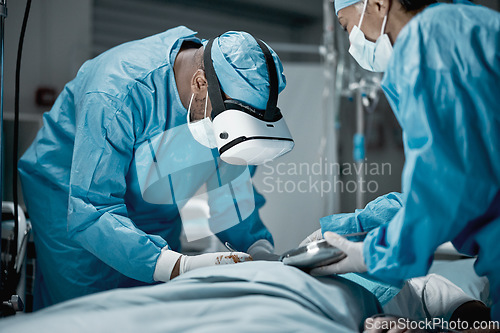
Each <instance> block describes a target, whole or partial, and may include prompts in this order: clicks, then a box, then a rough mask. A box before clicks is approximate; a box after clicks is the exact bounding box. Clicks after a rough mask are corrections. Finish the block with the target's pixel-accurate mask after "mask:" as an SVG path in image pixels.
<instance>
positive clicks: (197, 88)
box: [191, 69, 208, 95]
mask: <svg viewBox="0 0 500 333" xmlns="http://www.w3.org/2000/svg"><path fill="white" fill-rule="evenodd" d="M207 89H208V82H207V78H206V76H205V71H204V70H203V69H197V70H196V72H194V74H193V77H192V78H191V92H192V93H193V94H195V95H198V94H203V95H205V94H206V93H207Z"/></svg>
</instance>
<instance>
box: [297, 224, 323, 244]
mask: <svg viewBox="0 0 500 333" xmlns="http://www.w3.org/2000/svg"><path fill="white" fill-rule="evenodd" d="M320 239H323V234H322V233H321V228H320V229H318V230H316V231H315V232H313V233H312V234H310V235H309V236H307V237H306V239H304V240H303V241H302V242H300V244H299V247H301V246H306V245H307V244H309V243H311V242H314V241H317V240H320Z"/></svg>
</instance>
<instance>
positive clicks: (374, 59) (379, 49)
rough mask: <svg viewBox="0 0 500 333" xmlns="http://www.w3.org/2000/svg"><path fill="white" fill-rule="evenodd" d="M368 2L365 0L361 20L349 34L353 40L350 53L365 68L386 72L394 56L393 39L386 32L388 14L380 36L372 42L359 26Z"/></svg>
mask: <svg viewBox="0 0 500 333" xmlns="http://www.w3.org/2000/svg"><path fill="white" fill-rule="evenodd" d="M367 3H368V0H365V5H364V7H363V13H362V14H361V19H360V20H359V26H356V25H355V26H354V27H353V28H352V31H351V34H350V35H349V41H350V42H351V46H350V47H349V53H350V54H351V55H352V56H353V58H354V59H355V60H356V61H357V62H358V64H359V65H360V66H361V67H363V68H364V69H366V70H369V71H372V72H385V70H386V69H387V64H388V63H389V59H390V58H391V56H392V44H391V41H390V40H389V36H387V34H385V33H384V30H385V25H386V23H387V15H386V16H385V17H384V22H383V23H382V29H381V31H380V37H379V38H378V39H377V41H376V42H375V43H373V42H370V41H369V40H367V39H366V37H365V34H364V33H363V32H362V31H361V29H360V28H359V27H361V24H362V23H363V17H364V15H365V11H366V4H367Z"/></svg>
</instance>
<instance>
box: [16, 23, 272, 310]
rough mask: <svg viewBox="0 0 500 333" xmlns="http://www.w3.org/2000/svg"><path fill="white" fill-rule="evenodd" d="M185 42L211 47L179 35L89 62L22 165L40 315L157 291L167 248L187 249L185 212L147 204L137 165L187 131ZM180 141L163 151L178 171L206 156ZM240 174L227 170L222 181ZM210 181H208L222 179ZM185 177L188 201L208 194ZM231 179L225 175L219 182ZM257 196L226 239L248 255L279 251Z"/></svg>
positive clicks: (182, 31) (191, 35) (187, 33)
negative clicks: (181, 81)
mask: <svg viewBox="0 0 500 333" xmlns="http://www.w3.org/2000/svg"><path fill="white" fill-rule="evenodd" d="M184 41H191V42H194V43H198V44H201V41H200V40H199V39H198V38H196V37H195V32H193V31H191V30H189V29H187V28H185V27H178V28H175V29H171V30H168V31H166V32H163V33H160V34H157V35H154V36H151V37H148V38H145V39H142V40H138V41H134V42H130V43H126V44H123V45H120V46H118V47H115V48H113V49H111V50H109V51H107V52H105V53H103V54H101V55H100V56H98V57H96V58H95V59H93V60H89V61H87V62H86V63H85V64H84V65H83V66H82V67H81V69H80V70H79V72H78V74H77V76H76V78H75V79H74V80H73V81H71V82H70V83H68V84H67V85H66V86H65V88H64V90H63V91H62V93H61V94H60V95H59V97H58V99H57V101H56V103H55V104H54V106H53V108H52V110H51V111H50V112H48V113H46V114H45V115H44V125H43V127H42V129H41V130H40V132H39V133H38V135H37V137H36V139H35V141H34V143H33V144H32V145H31V147H30V148H29V149H28V150H27V152H26V153H25V154H24V155H23V157H22V158H21V160H20V162H19V171H20V177H21V181H22V186H23V192H24V196H25V202H26V205H27V209H28V212H29V215H30V218H31V222H32V224H33V228H34V235H35V245H36V251H37V274H36V279H35V305H34V307H35V309H37V308H41V307H45V306H48V305H51V304H54V303H57V302H61V301H64V300H67V299H71V298H74V297H77V296H82V295H86V294H90V293H94V292H98V291H102V290H107V289H112V288H117V287H124V286H133V285H140V284H146V283H153V282H154V281H153V272H154V269H155V264H156V260H157V258H158V256H159V254H160V250H161V249H162V248H163V247H165V246H167V245H168V246H169V248H171V249H173V250H180V241H179V236H180V233H181V230H182V221H181V217H180V212H179V210H180V208H181V207H179V206H180V205H179V203H176V202H175V201H171V202H168V201H160V202H153V201H146V200H145V199H144V197H143V192H144V189H141V184H140V182H139V178H141V174H140V173H141V172H142V171H141V170H143V169H144V161H142V160H141V161H137V160H136V158H137V157H138V156H141V155H140V154H139V153H138V151H139V150H140V149H141V147H144V146H145V145H147V144H151V142H153V141H154V140H155V139H156V138H158V137H167V138H168V135H171V134H170V133H169V134H168V135H164V136H162V133H167V132H166V131H168V130H169V129H172V128H174V127H175V128H179V127H178V126H182V125H185V123H186V116H187V110H186V109H185V108H184V106H183V105H182V103H181V100H180V97H179V94H178V91H177V86H176V81H175V77H174V70H173V65H174V61H175V57H176V55H177V53H178V52H179V50H180V47H181V45H182V43H183V42H184ZM178 138H179V137H177V141H176V143H177V144H176V145H173V144H172V142H174V141H171V140H166V141H164V142H162V143H163V146H162V147H163V148H165V147H172V148H171V149H173V150H174V153H172V151H167V149H163V151H162V154H163V156H168V153H170V154H171V155H172V160H171V161H172V163H171V164H172V165H174V164H175V163H177V164H178V163H179V161H178V160H179V159H180V157H179V156H181V157H182V158H184V157H187V158H189V157H196V156H199V155H200V154H198V153H197V151H196V149H200V147H202V148H205V147H203V146H201V145H199V144H198V148H195V145H196V144H197V143H196V142H195V141H194V140H191V142H189V141H188V140H180V139H178ZM191 139H192V137H191ZM169 144H170V145H169ZM205 149H208V148H205ZM186 151H187V152H189V153H186ZM175 152H178V153H179V154H177V155H176V154H175ZM211 152H212V154H213V160H212V161H211V162H210V163H208V165H213V164H214V163H215V164H218V165H220V164H221V162H220V159H219V156H218V154H217V153H216V150H212V151H211ZM181 153H182V154H181ZM201 155H203V154H201ZM205 155H206V154H205ZM155 158H156V157H155ZM176 158H177V160H176ZM158 159H160V157H158ZM164 159H165V158H164ZM205 162H206V161H205ZM166 163H167V164H168V160H167V161H166ZM200 165H202V166H204V165H207V164H206V163H205V164H203V163H200ZM155 167H157V165H155ZM230 168H231V166H229V165H225V166H223V167H222V168H221V169H222V170H223V171H222V173H223V174H224V173H227V172H226V171H227V170H228V169H230ZM187 169H189V168H187ZM190 170H196V171H197V174H196V176H197V178H196V179H197V180H199V179H200V174H201V175H203V171H207V170H212V169H211V168H210V167H206V168H205V167H203V168H201V167H198V168H194V169H193V168H191V169H190ZM224 170H225V171H224ZM210 172H211V171H210ZM210 172H208V174H207V175H206V180H207V182H210V179H211V178H214V176H213V175H210ZM191 173H192V172H191ZM176 175H177V181H178V182H179V181H180V180H183V181H182V182H181V183H182V184H181V186H180V187H179V189H182V191H183V193H184V194H186V193H191V194H194V192H196V191H197V189H198V188H199V187H200V185H201V184H199V183H196V184H191V183H190V181H191V179H192V178H190V177H191V176H192V175H190V174H189V172H188V173H187V176H186V177H185V178H181V177H182V173H181V174H179V173H176ZM168 177H169V178H168V179H172V177H171V175H168ZM221 177H222V178H223V175H222V176H221V172H219V168H217V175H216V177H215V178H216V179H217V178H218V179H219V183H221V182H220V179H221ZM201 178H203V177H201ZM212 182H213V181H212ZM190 191H191V192H190ZM253 193H254V195H252V196H253V197H252V199H253V200H254V205H253V206H252V207H254V210H253V212H252V213H251V214H249V215H246V217H247V218H246V219H244V220H243V221H239V223H233V224H232V227H231V228H229V229H228V230H223V231H221V232H220V233H218V234H217V236H218V237H219V238H220V239H221V240H222V241H228V242H230V243H231V244H232V245H233V246H234V247H236V248H237V249H238V250H240V251H246V250H247V249H248V247H249V246H251V245H252V244H253V243H254V242H255V241H257V240H259V239H267V240H269V241H271V242H272V237H271V235H270V233H269V232H268V231H267V229H266V228H265V226H264V225H263V224H262V222H261V221H260V218H259V215H258V209H259V208H260V207H261V206H262V205H263V204H264V199H263V197H262V196H261V195H259V194H258V193H257V192H253ZM183 199H186V198H183ZM220 200H221V199H220V198H212V200H211V202H212V203H214V202H215V205H214V204H212V207H211V208H213V209H212V211H211V214H214V210H215V211H216V212H215V214H217V213H218V212H217V210H224V207H222V208H221V207H217V202H218V201H220ZM231 200H232V199H231ZM183 203H185V202H183ZM214 206H215V207H214ZM238 217H241V214H240V215H238Z"/></svg>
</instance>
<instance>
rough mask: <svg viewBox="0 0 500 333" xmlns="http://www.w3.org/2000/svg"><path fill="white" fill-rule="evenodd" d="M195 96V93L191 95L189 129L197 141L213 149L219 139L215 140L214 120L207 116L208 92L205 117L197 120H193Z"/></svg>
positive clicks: (188, 114)
mask: <svg viewBox="0 0 500 333" xmlns="http://www.w3.org/2000/svg"><path fill="white" fill-rule="evenodd" d="M193 98H194V94H192V95H191V100H190V101H189V107H188V113H187V125H188V128H189V131H190V132H191V135H192V136H193V138H194V139H195V140H196V141H198V142H199V143H200V144H202V145H204V146H205V147H208V148H210V149H213V148H215V147H217V141H215V133H214V128H213V124H212V121H211V120H210V118H207V103H208V92H207V98H205V117H204V118H203V119H201V120H198V121H195V122H191V104H192V103H193Z"/></svg>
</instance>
